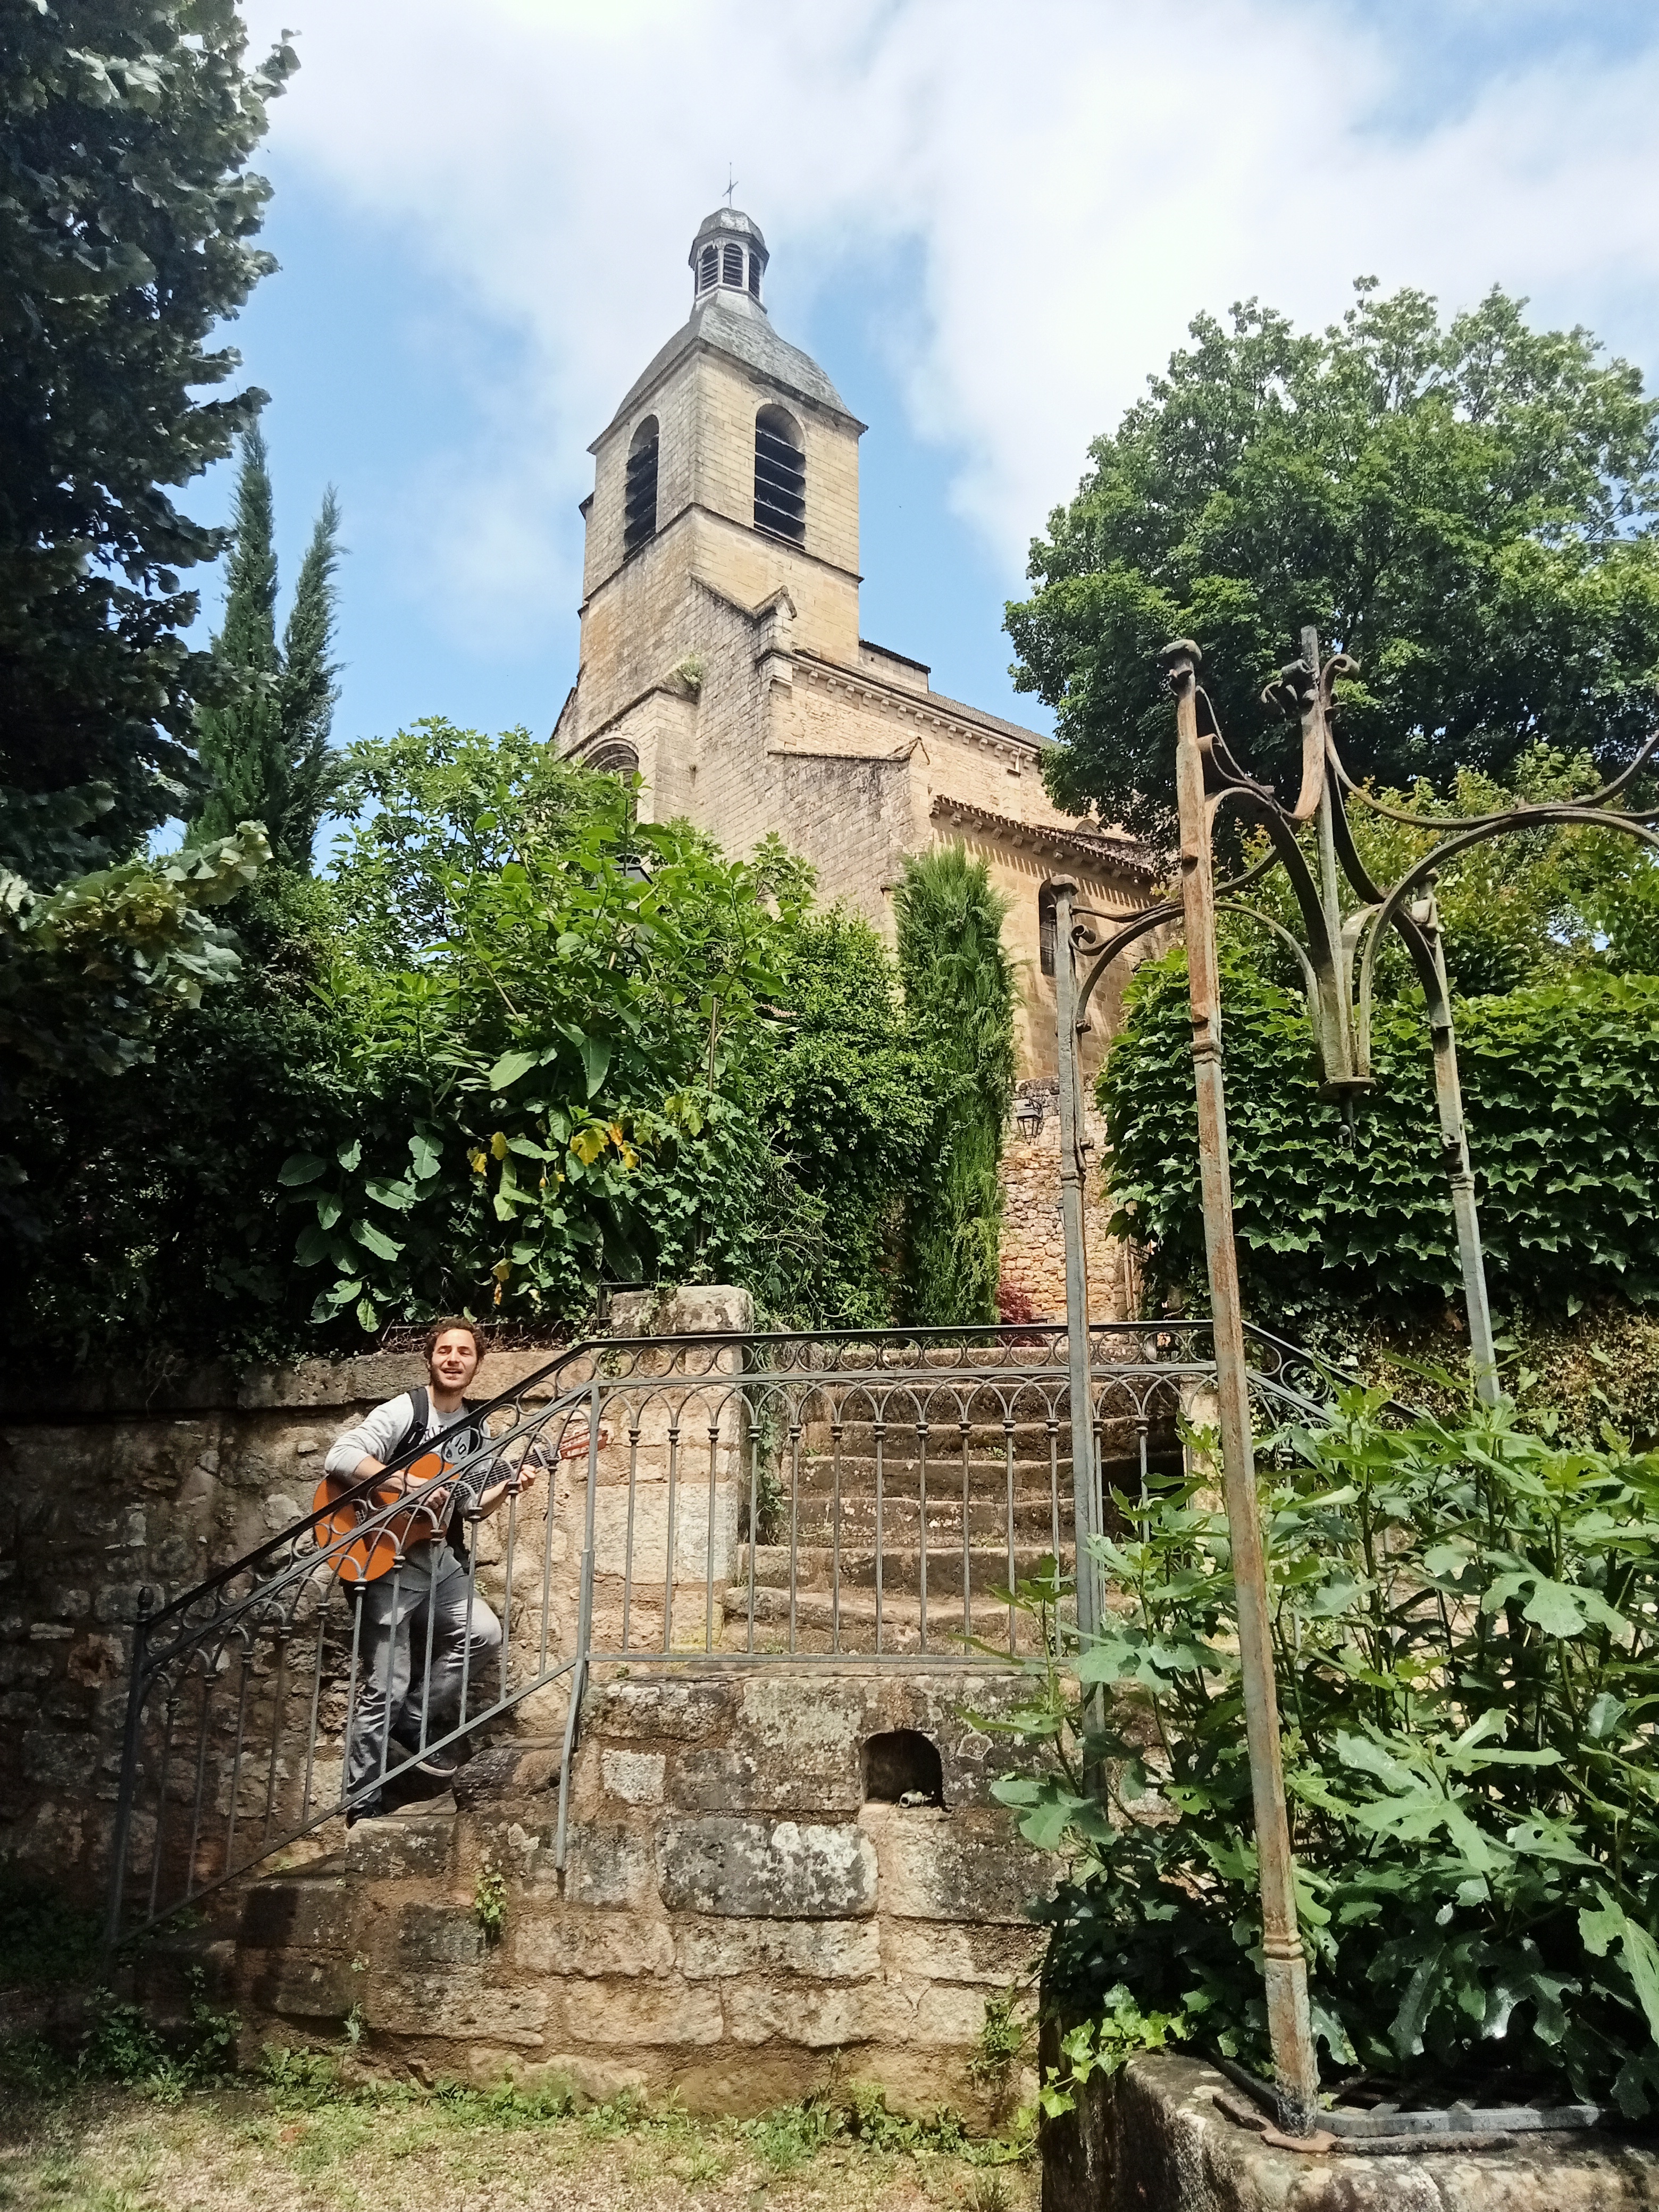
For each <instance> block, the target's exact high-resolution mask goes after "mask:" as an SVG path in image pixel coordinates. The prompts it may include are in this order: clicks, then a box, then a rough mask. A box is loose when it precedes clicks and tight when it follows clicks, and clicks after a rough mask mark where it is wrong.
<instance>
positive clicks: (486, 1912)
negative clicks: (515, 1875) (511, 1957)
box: [472, 1858, 507, 1943]
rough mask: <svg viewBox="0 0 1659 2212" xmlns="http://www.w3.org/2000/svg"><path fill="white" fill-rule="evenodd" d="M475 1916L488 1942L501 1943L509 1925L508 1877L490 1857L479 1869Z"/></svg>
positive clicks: (475, 1894)
mask: <svg viewBox="0 0 1659 2212" xmlns="http://www.w3.org/2000/svg"><path fill="white" fill-rule="evenodd" d="M472 1911H473V1917H475V1919H476V1920H477V1923H478V1925H479V1927H480V1928H482V1929H483V1932H484V1941H485V1942H486V1943H499V1942H501V1930H502V1929H504V1928H505V1927H506V1925H507V1877H506V1875H504V1874H503V1873H502V1872H501V1869H500V1868H499V1867H498V1866H494V1865H492V1864H491V1863H490V1862H489V1859H488V1858H486V1859H485V1861H484V1863H483V1865H482V1866H481V1867H480V1868H479V1869H478V1880H477V1887H476V1888H475V1889H474V1890H473V1892H472Z"/></svg>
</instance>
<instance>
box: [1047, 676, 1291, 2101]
mask: <svg viewBox="0 0 1659 2212" xmlns="http://www.w3.org/2000/svg"><path fill="white" fill-rule="evenodd" d="M1198 657H1199V656H1198V647H1196V646H1195V645H1193V644H1191V643H1190V642H1188V641H1184V640H1183V641H1182V642H1181V643H1180V644H1179V645H1176V646H1172V647H1170V648H1169V650H1168V653H1167V654H1166V656H1165V665H1166V667H1167V668H1168V670H1169V673H1170V683H1171V684H1172V686H1173V688H1174V690H1175V696H1176V801H1177V805H1178V809H1179V817H1180V825H1181V886H1182V907H1183V910H1184V913H1185V918H1186V939H1187V969H1188V978H1189V988H1190V994H1191V1001H1192V1020H1193V1067H1194V1079H1195V1082H1196V1085H1197V1091H1198V1143H1199V1161H1200V1176H1201V1185H1202V1194H1203V1206H1204V1245H1205V1256H1206V1261H1207V1262H1208V1267H1209V1277H1210V1315H1211V1328H1212V1337H1213V1344H1214V1351H1215V1370H1216V1401H1217V1412H1218V1425H1219V1427H1220V1431H1221V1466H1222V1475H1223V1481H1224V1484H1225V1492H1226V1503H1227V1529H1228V1535H1229V1540H1230V1542H1231V1551H1232V1563H1233V1583H1234V1589H1235V1593H1236V1599H1237V1609H1238V1661H1239V1675H1240V1680H1241V1684H1242V1686H1243V1694H1244V1727H1245V1735H1246V1738H1247V1741H1248V1742H1249V1757H1250V1789H1251V1796H1252V1799H1253V1802H1254V1808H1255V1842H1256V1859H1257V1866H1258V1869H1259V1874H1260V1880H1261V1936H1262V1944H1261V1948H1262V1960H1263V1965H1262V1975H1263V1979H1264V1981H1265V1983H1266V1985H1267V2031H1268V2035H1269V2038H1270V2040H1271V2043H1272V2046H1273V2069H1274V2072H1275V2074H1276V2075H1277V2077H1278V2084H1279V2099H1280V2104H1281V2111H1282V2124H1283V2125H1284V2127H1285V2130H1286V2131H1287V2132H1288V2133H1291V2134H1297V2135H1304V2134H1306V2133H1308V2132H1309V2131H1310V2129H1311V2127H1312V2125H1313V2121H1314V2116H1315V2114H1316V2112H1317V2109H1318V2103H1319V2067H1318V2061H1317V2057H1316V2052H1315V2049H1314V2039H1313V2025H1312V2021H1311V2017H1310V2013H1309V2008H1308V1965H1307V1958H1306V1955H1305V1954H1304V1951H1303V1948H1302V1937H1301V1935H1300V1933H1299V1931H1298V1929H1297V1913H1296V1869H1295V1863H1294V1861H1293V1860H1292V1858H1291V1831H1290V1820H1289V1818H1288V1815H1287V1814H1286V1810H1285V1771H1284V1763H1283V1759H1282V1756H1281V1753H1280V1747H1279V1701H1278V1698H1277V1696H1276V1694H1275V1692H1274V1687H1273V1641H1272V1630H1271V1616H1270V1612H1269V1606H1268V1597H1267V1555H1266V1548H1265V1547H1264V1545H1263V1542H1262V1536H1261V1507H1260V1504H1259V1502H1258V1500H1257V1497H1256V1483H1255V1449H1254V1446H1253V1443H1252V1440H1251V1434H1250V1400H1249V1373H1248V1370H1247V1366H1246V1362H1245V1352H1244V1317H1243V1310H1242V1307H1241V1305H1240V1303H1239V1291H1238V1255H1237V1250H1236V1249H1235V1246H1234V1243H1233V1212H1232V1186H1231V1173H1230V1170H1229V1164H1228V1157H1227V1105H1226V1097H1225V1085H1224V1083H1223V1079H1222V1062H1221V994H1220V983H1219V975H1218V959H1217V950H1216V927H1215V882H1214V877H1213V873H1212V867H1211V858H1210V811H1209V805H1208V801H1207V798H1206V792H1205V787H1204V751H1203V748H1202V746H1201V744H1200V740H1199V734H1198V703H1197V684H1198ZM1062 1026H1063V1024H1062ZM1062 1095H1063V1094H1062Z"/></svg>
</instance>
